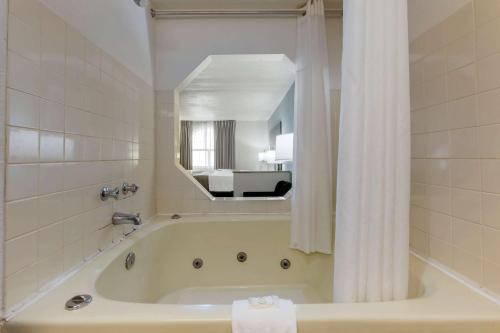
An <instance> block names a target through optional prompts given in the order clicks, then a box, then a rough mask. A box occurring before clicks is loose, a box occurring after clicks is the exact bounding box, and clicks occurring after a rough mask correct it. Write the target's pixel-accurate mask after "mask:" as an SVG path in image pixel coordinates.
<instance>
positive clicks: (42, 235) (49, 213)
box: [1, 0, 155, 310]
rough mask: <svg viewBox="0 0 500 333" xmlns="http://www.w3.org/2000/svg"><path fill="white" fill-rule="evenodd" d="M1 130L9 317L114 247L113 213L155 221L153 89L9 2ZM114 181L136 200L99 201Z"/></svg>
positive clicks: (48, 15)
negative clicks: (128, 187) (129, 187)
mask: <svg viewBox="0 0 500 333" xmlns="http://www.w3.org/2000/svg"><path fill="white" fill-rule="evenodd" d="M2 3H4V2H2ZM137 10H140V9H139V8H137ZM7 124H8V126H7V129H6V130H7V133H6V137H7V153H6V157H7V167H6V194H5V201H6V207H5V218H6V221H5V240H6V242H5V278H6V280H5V283H6V287H5V298H6V299H5V303H4V304H5V307H6V308H7V310H11V309H12V308H13V307H14V306H15V305H16V304H19V302H22V301H23V300H25V299H26V298H27V297H28V296H30V295H32V294H34V293H36V292H37V291H40V290H43V289H44V288H45V287H46V286H47V284H48V283H50V282H51V281H54V279H56V278H58V277H60V276H61V274H63V273H64V272H68V271H71V270H72V269H73V268H75V267H77V266H78V265H79V264H80V263H81V262H82V261H84V260H85V259H86V258H89V257H91V256H93V255H94V254H95V253H97V252H98V251H100V250H102V249H103V248H105V247H107V246H108V245H110V244H111V243H112V242H116V241H118V240H119V239H120V238H121V237H122V236H123V233H124V232H125V231H127V230H129V229H128V228H125V227H115V226H112V225H111V224H110V222H111V215H112V213H113V212H114V211H124V212H141V213H142V215H143V217H144V218H147V217H149V216H151V215H153V214H154V213H155V201H154V181H153V175H154V93H153V88H152V87H151V85H149V84H147V83H146V82H145V81H144V80H143V79H141V78H139V77H138V76H136V75H135V74H133V73H132V72H131V71H130V70H129V69H127V68H126V67H125V66H124V65H122V64H121V63H119V62H118V61H117V60H116V59H114V58H113V57H111V56H110V55H109V54H107V53H106V52H105V51H103V50H102V49H100V48H98V47H96V45H95V44H94V43H93V42H92V41H91V40H89V39H87V38H86V37H85V36H84V35H82V34H81V33H80V32H78V31H77V30H76V29H75V28H73V27H72V26H71V25H69V24H67V23H66V22H65V21H63V20H62V19H61V18H59V17H58V16H56V15H55V14H54V13H53V12H51V11H50V10H49V9H48V8H46V7H45V6H44V5H42V4H41V3H40V2H38V1H34V0H10V1H9V17H8V70H7ZM2 137H3V136H2ZM123 181H127V182H130V183H136V184H138V185H139V186H140V189H139V192H138V193H137V194H136V195H129V196H127V197H126V198H123V199H121V200H118V201H114V200H113V199H110V200H108V201H105V202H102V201H101V200H100V199H99V195H98V192H99V189H100V188H101V187H102V186H103V185H105V184H106V185H111V186H118V185H121V183H122V182H123ZM1 188H3V187H1Z"/></svg>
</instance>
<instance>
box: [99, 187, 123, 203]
mask: <svg viewBox="0 0 500 333" xmlns="http://www.w3.org/2000/svg"><path fill="white" fill-rule="evenodd" d="M119 196H120V189H119V188H118V187H115V188H111V187H110V186H104V187H103V188H101V192H100V197H101V200H102V201H106V200H108V198H115V199H118V197H119Z"/></svg>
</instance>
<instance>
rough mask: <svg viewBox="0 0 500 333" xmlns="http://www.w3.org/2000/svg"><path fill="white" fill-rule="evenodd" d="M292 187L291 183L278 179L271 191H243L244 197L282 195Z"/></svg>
mask: <svg viewBox="0 0 500 333" xmlns="http://www.w3.org/2000/svg"><path fill="white" fill-rule="evenodd" d="M291 188H292V183H290V182H287V181H284V180H280V181H279V182H278V183H277V184H276V187H275V189H274V191H273V192H243V196H244V197H282V196H284V195H285V194H287V192H288V191H290V189H291Z"/></svg>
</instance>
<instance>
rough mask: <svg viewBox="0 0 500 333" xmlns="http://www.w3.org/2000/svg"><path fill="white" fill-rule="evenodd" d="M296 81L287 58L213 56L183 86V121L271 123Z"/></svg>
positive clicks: (180, 95) (181, 112)
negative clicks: (275, 112) (266, 121)
mask: <svg viewBox="0 0 500 333" xmlns="http://www.w3.org/2000/svg"><path fill="white" fill-rule="evenodd" d="M294 80H295V65H294V64H293V63H292V62H291V61H290V59H288V58H287V57H286V56H285V55H282V54H275V55H269V54H266V55H212V56H209V57H208V58H207V59H206V60H205V61H203V63H202V64H201V65H200V66H198V67H197V68H196V69H195V70H194V71H193V72H192V73H191V74H190V75H189V76H188V77H187V78H186V80H184V82H183V83H182V84H181V85H180V86H179V88H178V89H179V97H180V118H181V119H183V120H198V121H202V120H237V121H264V120H268V119H269V117H270V116H271V115H272V113H273V112H274V110H275V109H276V108H277V107H278V105H279V104H280V103H281V101H282V100H283V97H284V96H285V94H286V93H287V91H288V89H289V88H290V87H291V85H292V84H293V82H294Z"/></svg>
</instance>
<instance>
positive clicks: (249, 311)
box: [232, 296, 297, 333]
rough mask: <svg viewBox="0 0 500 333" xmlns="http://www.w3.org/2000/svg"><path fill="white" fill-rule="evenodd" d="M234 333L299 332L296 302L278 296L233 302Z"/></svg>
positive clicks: (250, 298)
mask: <svg viewBox="0 0 500 333" xmlns="http://www.w3.org/2000/svg"><path fill="white" fill-rule="evenodd" d="M232 329H233V332H232V333H297V318H296V315H295V304H293V303H292V301H290V300H288V299H280V298H279V297H278V296H265V297H249V298H248V299H246V300H238V301H234V302H233V308H232Z"/></svg>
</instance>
